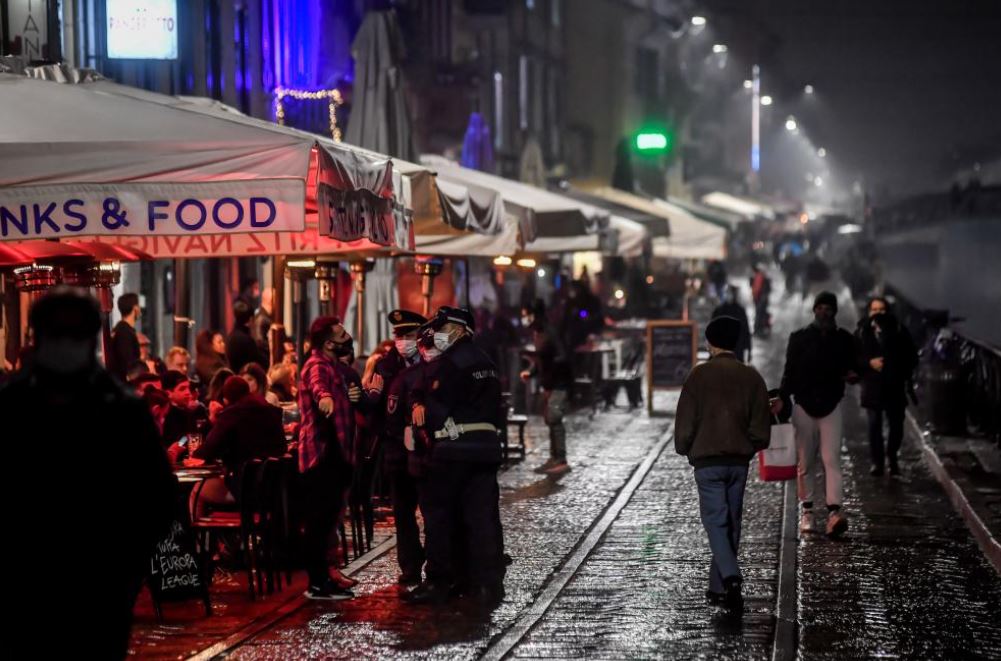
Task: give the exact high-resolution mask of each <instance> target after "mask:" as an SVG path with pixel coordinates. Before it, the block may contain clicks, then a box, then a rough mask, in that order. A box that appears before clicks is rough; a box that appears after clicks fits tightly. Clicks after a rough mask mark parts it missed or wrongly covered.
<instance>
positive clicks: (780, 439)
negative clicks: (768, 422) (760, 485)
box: [758, 423, 796, 482]
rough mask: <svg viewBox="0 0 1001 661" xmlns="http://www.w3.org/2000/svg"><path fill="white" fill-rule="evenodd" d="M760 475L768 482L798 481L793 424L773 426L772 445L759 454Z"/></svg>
mask: <svg viewBox="0 0 1001 661" xmlns="http://www.w3.org/2000/svg"><path fill="white" fill-rule="evenodd" d="M758 474H759V475H760V476H761V479H762V480H764V481H766V482H775V481H780V480H794V479H796V432H795V431H794V430H793V426H792V424H791V423H785V424H779V425H772V440H771V443H770V444H769V445H768V449H767V450H762V451H761V452H759V453H758Z"/></svg>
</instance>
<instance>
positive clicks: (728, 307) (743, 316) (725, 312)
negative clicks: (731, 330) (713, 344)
mask: <svg viewBox="0 0 1001 661" xmlns="http://www.w3.org/2000/svg"><path fill="white" fill-rule="evenodd" d="M716 317H733V318H734V319H736V320H737V321H738V322H740V339H738V340H737V346H736V347H734V350H733V354H734V355H735V356H736V357H737V360H739V361H740V362H742V363H750V362H751V326H750V324H749V323H748V321H747V311H746V310H744V306H743V305H741V303H740V290H739V289H737V288H736V287H735V286H733V285H730V286H728V287H727V288H726V294H725V295H724V296H723V302H722V303H720V304H719V305H718V306H716V309H715V310H713V315H712V318H713V319H715V318H716Z"/></svg>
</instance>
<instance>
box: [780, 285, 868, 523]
mask: <svg viewBox="0 0 1001 661" xmlns="http://www.w3.org/2000/svg"><path fill="white" fill-rule="evenodd" d="M837 313H838V298H837V296H835V295H834V294H833V293H831V292H829V291H823V292H820V293H819V294H818V295H817V297H816V299H815V300H814V302H813V316H814V321H813V323H811V324H810V325H809V326H806V327H805V328H801V329H799V330H797V331H795V332H793V333H792V334H791V335H790V336H789V344H788V346H787V348H786V361H785V370H784V372H783V374H782V385H781V388H780V390H781V394H782V396H781V398H780V399H778V400H776V402H775V404H774V405H773V406H772V413H774V414H778V413H780V412H781V411H782V410H783V408H785V407H786V406H789V402H790V398H791V401H792V403H793V411H792V423H793V427H794V428H795V430H796V449H797V453H798V455H799V466H798V491H799V501H800V506H801V508H802V514H801V516H800V531H802V532H804V533H806V532H812V531H813V530H814V529H815V522H814V514H813V504H814V500H815V494H814V490H815V482H816V477H815V475H814V472H815V469H816V459H817V454H818V453H819V454H820V456H821V458H822V462H823V470H824V482H825V485H826V499H827V510H828V517H827V534H828V535H829V536H831V537H838V536H840V535H842V534H844V532H845V531H846V530H848V519H847V518H846V517H845V513H844V512H843V511H842V503H843V502H844V490H843V489H844V488H843V485H842V476H841V434H842V412H841V400H842V398H843V397H844V395H845V384H846V383H856V382H857V381H858V371H857V370H858V350H857V346H856V341H855V338H854V337H853V336H852V334H851V333H849V332H848V331H846V330H845V329H843V328H838V325H837V321H836V319H835V317H836V316H837Z"/></svg>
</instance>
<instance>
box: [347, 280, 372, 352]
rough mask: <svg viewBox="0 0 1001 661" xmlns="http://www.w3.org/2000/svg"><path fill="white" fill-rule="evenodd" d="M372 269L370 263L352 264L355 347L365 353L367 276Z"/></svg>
mask: <svg viewBox="0 0 1001 661" xmlns="http://www.w3.org/2000/svg"><path fill="white" fill-rule="evenodd" d="M371 268H372V264H371V263H370V262H368V261H360V262H351V274H352V276H353V278H354V286H355V336H354V340H355V346H356V347H357V348H358V351H359V352H361V353H362V354H364V353H365V274H366V273H368V271H369V270H370V269H371Z"/></svg>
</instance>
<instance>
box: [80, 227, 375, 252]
mask: <svg viewBox="0 0 1001 661" xmlns="http://www.w3.org/2000/svg"><path fill="white" fill-rule="evenodd" d="M99 240H100V241H105V242H107V243H115V244H118V245H122V246H125V247H126V248H136V249H137V250H141V251H143V252H144V253H147V254H148V255H150V256H151V257H154V258H157V259H175V258H177V259H188V258H190V259H202V258H206V257H267V256H269V255H332V254H337V253H344V252H348V251H349V250H371V249H372V248H375V247H376V246H373V244H371V243H370V242H368V241H365V240H361V241H353V242H344V241H337V240H335V239H331V238H328V237H325V236H320V234H319V233H318V232H317V231H316V227H315V226H313V227H310V228H308V229H307V230H306V231H305V232H259V233H257V234H206V235H202V234H195V235H192V236H119V237H103V238H100V239H99Z"/></svg>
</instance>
